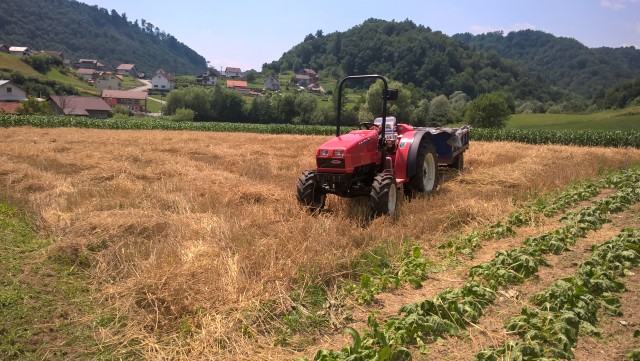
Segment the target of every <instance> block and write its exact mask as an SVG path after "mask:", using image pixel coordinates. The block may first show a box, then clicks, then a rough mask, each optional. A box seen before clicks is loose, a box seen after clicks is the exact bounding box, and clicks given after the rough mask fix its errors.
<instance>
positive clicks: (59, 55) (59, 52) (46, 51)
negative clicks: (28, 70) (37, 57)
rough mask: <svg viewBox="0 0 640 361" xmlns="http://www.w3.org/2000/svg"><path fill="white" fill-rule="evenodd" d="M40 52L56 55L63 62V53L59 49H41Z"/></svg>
mask: <svg viewBox="0 0 640 361" xmlns="http://www.w3.org/2000/svg"><path fill="white" fill-rule="evenodd" d="M40 53H41V54H47V55H52V56H57V57H59V58H60V60H62V62H63V63H64V53H63V52H61V51H58V50H42V51H41V52H40Z"/></svg>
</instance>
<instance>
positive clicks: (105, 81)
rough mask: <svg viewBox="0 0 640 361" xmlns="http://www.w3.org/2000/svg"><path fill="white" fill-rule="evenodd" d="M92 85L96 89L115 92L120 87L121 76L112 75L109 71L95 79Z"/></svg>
mask: <svg viewBox="0 0 640 361" xmlns="http://www.w3.org/2000/svg"><path fill="white" fill-rule="evenodd" d="M94 84H95V86H96V88H98V89H100V90H105V89H109V90H117V89H120V88H121V87H122V75H118V74H114V73H112V72H110V71H105V72H104V73H102V74H100V75H99V76H98V77H97V78H96V79H95V82H94Z"/></svg>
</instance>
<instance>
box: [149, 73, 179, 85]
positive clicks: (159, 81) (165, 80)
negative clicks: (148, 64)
mask: <svg viewBox="0 0 640 361" xmlns="http://www.w3.org/2000/svg"><path fill="white" fill-rule="evenodd" d="M151 86H152V87H153V89H154V90H171V89H173V88H175V86H176V81H175V75H174V74H173V73H167V72H165V71H164V70H162V69H159V70H158V71H156V75H154V76H153V78H151Z"/></svg>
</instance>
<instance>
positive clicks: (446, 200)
mask: <svg viewBox="0 0 640 361" xmlns="http://www.w3.org/2000/svg"><path fill="white" fill-rule="evenodd" d="M326 139H327V137H323V136H288V135H256V134H245V133H198V132H181V131H174V132H167V131H108V130H90V129H63V128H60V129H35V128H28V127H25V128H8V129H6V128H5V129H0V148H1V149H2V152H0V187H1V188H0V192H2V193H5V194H6V195H7V196H8V197H9V198H10V199H11V200H12V202H14V203H16V204H18V205H19V206H20V207H21V208H23V209H25V210H26V211H27V212H28V213H29V214H30V215H31V217H32V219H33V220H34V222H35V224H36V225H37V228H38V230H39V231H40V232H41V233H42V235H43V236H46V237H50V238H53V239H55V240H56V241H55V242H54V244H53V245H52V246H51V247H50V248H49V249H48V250H47V254H48V255H50V256H52V257H63V258H66V259H70V260H72V261H73V263H74V264H76V265H77V267H81V268H83V269H84V270H86V272H87V273H88V274H89V275H90V279H91V280H92V284H91V286H92V295H93V297H92V300H93V302H94V303H95V304H97V305H100V308H101V309H104V310H108V312H109V313H110V314H112V315H114V316H113V322H111V323H108V324H104V325H100V326H96V327H95V330H94V336H95V337H96V338H97V339H98V341H99V342H100V343H102V344H105V345H109V346H110V347H112V348H113V350H114V356H116V357H118V356H122V357H125V358H126V357H128V355H129V356H130V355H131V352H133V354H134V355H135V357H144V358H148V359H162V358H168V359H274V360H277V359H292V358H294V357H305V356H306V357H313V354H314V353H315V351H316V350H317V349H318V348H327V347H329V348H340V347H342V346H344V345H345V344H346V343H348V342H349V339H348V337H346V336H344V335H342V332H341V330H340V328H336V329H329V328H327V329H324V330H323V331H322V334H317V335H312V336H309V335H306V336H305V337H304V341H299V342H298V341H297V340H298V338H297V337H298V336H296V335H289V336H288V337H289V340H288V341H289V342H279V341H278V340H279V339H280V338H281V337H282V335H278V334H276V332H275V331H274V330H275V329H277V328H278V327H276V326H278V325H277V323H278V322H279V321H278V318H277V317H275V316H274V315H277V314H278V313H280V312H286V311H287V310H290V309H291V308H295V307H296V305H295V303H294V302H293V301H292V300H291V297H290V294H291V292H293V291H296V292H304V290H305V289H306V288H305V287H306V286H307V285H317V284H321V285H325V286H326V287H327V288H328V289H329V294H331V289H332V287H333V286H334V285H335V284H336V283H337V282H338V280H340V279H344V278H347V277H349V276H353V277H354V278H356V279H357V277H358V275H356V274H354V272H355V269H354V263H355V262H356V260H358V259H360V258H362V255H363V254H365V253H366V252H367V251H371V250H374V249H379V248H383V249H385V250H386V251H387V252H389V253H394V252H395V253H399V252H402V250H403V247H405V246H406V244H407V243H411V244H414V245H418V246H420V247H422V249H423V253H425V256H426V257H428V258H429V259H431V260H432V262H433V263H435V264H438V262H440V260H441V259H442V254H441V252H440V251H439V250H438V249H437V246H439V245H441V244H443V243H444V242H445V241H446V240H448V239H451V237H455V236H458V235H461V234H466V233H468V232H471V231H472V230H474V229H481V228H482V227H484V226H486V225H488V224H491V223H494V222H497V221H499V220H501V219H504V217H505V216H506V215H507V214H509V213H510V212H512V211H514V210H516V209H517V208H518V207H519V205H520V204H522V203H523V202H526V201H528V200H531V199H533V198H534V197H535V196H537V195H540V194H544V193H547V192H550V191H552V190H555V189H558V188H563V187H565V186H567V185H569V184H571V183H572V182H575V181H581V180H585V179H592V178H596V177H598V176H599V175H601V174H602V172H603V171H604V170H606V169H612V168H627V167H630V166H632V165H637V164H639V163H640V150H638V149H624V150H621V149H606V148H579V147H566V146H553V145H547V146H534V145H524V144H517V143H500V142H496V143H485V142H472V144H471V148H470V149H469V151H468V152H467V153H466V159H465V163H466V164H465V172H464V173H463V174H461V175H458V174H454V173H452V172H447V173H445V174H443V177H444V182H443V183H442V184H441V187H440V189H439V191H438V193H437V195H436V196H435V197H430V198H420V199H417V200H413V201H411V202H409V201H406V200H404V201H402V203H401V204H400V206H399V211H398V214H397V215H396V216H395V217H393V218H389V217H381V218H377V219H369V218H368V216H367V212H366V207H364V206H363V204H362V202H358V201H357V200H352V201H349V200H343V199H337V198H334V197H329V199H328V202H327V210H326V211H325V212H323V213H322V214H319V215H312V214H309V213H308V212H306V211H305V210H304V209H302V208H300V207H299V206H298V204H297V202H296V199H295V194H294V190H295V183H296V180H297V177H298V175H299V173H300V172H301V171H302V170H304V169H309V168H313V166H314V159H313V155H314V151H315V148H316V147H317V146H318V145H319V144H321V143H322V142H323V141H324V140H326ZM635 212H637V208H635ZM624 219H625V220H627V221H628V222H636V221H635V219H637V218H634V217H633V216H629V217H626V218H624ZM554 222H557V221H556V220H544V221H542V220H541V221H540V222H539V223H538V224H536V225H535V227H534V226H532V227H530V228H529V229H526V230H524V232H525V233H527V232H528V233H531V234H535V233H536V232H540V231H541V230H545V229H548V228H552V227H554V224H555V223H554ZM623 223H624V222H623ZM636 223H637V222H636ZM621 226H629V225H625V224H621ZM515 243H517V240H515V239H506V240H503V241H500V242H495V243H492V244H491V245H487V246H486V247H484V248H483V249H482V250H480V251H479V252H478V254H477V258H476V259H474V260H471V259H469V260H463V261H461V262H459V263H458V264H456V265H454V266H447V267H451V270H450V272H445V273H440V274H438V275H434V276H433V278H432V279H428V280H427V281H425V282H424V284H423V289H422V290H420V291H419V292H417V291H414V290H410V289H405V290H399V291H397V292H393V293H388V294H383V295H381V296H379V300H378V302H377V303H376V307H375V310H376V311H377V312H379V313H381V314H383V315H384V314H393V313H395V312H396V311H397V309H398V307H399V305H401V304H405V303H410V302H415V301H416V300H420V299H424V298H426V297H430V296H432V295H433V294H435V293H437V292H439V291H441V290H442V289H444V288H445V287H450V286H456V285H459V281H457V280H459V279H460V277H461V276H460V275H462V274H463V273H464V271H465V270H467V271H468V269H469V267H470V266H471V265H473V264H477V263H478V262H480V261H481V260H483V259H484V260H486V259H489V258H491V256H492V255H493V253H494V252H495V251H496V250H500V249H509V248H512V247H513V246H514V244H515ZM559 262H560V261H559ZM566 262H569V263H567V264H570V261H566ZM456 282H458V283H456ZM634 289H635V291H634V292H635V293H634V294H632V295H630V296H629V297H631V298H632V299H633V297H635V299H636V300H637V297H638V296H637V295H638V290H637V287H636V288H634ZM519 292H521V293H526V291H524V290H521V291H519ZM505 302H506V301H505ZM266 304H268V305H270V307H269V308H268V309H269V310H270V312H273V314H274V315H264V314H263V313H264V310H265V307H264V305H266ZM631 304H632V305H633V304H634V302H633V301H631ZM505 307H506V306H505ZM368 311H370V310H368V309H361V308H356V309H355V310H352V313H353V316H352V319H350V320H348V321H343V322H344V323H345V324H351V325H353V326H356V327H362V326H363V324H364V321H366V315H367V313H368ZM268 316H274V317H268ZM78 322H91V320H89V321H87V320H86V319H84V320H78ZM496 322H497V321H496ZM487 327H488V326H487ZM314 332H315V331H314ZM496 332H498V331H496ZM482 337H484V339H483V338H482ZM472 340H473V341H474V343H473V345H474V347H472V348H473V349H474V350H475V351H478V350H479V349H480V348H481V347H486V346H488V345H489V344H491V342H493V341H495V340H492V339H491V337H487V336H486V332H484V333H480V335H478V336H477V338H472ZM465 342H466V341H464V340H460V339H457V340H456V339H453V340H450V341H449V343H445V344H444V346H442V347H441V348H435V349H434V351H433V352H435V353H434V354H432V355H440V356H438V357H436V359H440V357H442V358H447V357H449V359H468V358H469V357H470V355H471V356H472V354H464V353H462V354H458V356H455V355H456V353H455V352H454V353H451V352H449V351H447V350H451V349H450V347H454V348H455V349H456V350H458V352H460V351H459V350H460V349H461V348H464V347H467V348H469V345H468V342H467V344H466V346H465ZM461 345H462V346H461ZM42 347H53V346H50V345H49V346H42ZM65 347H66V346H65ZM70 347H72V346H70ZM440 349H443V350H444V351H442V350H441V351H438V350H440ZM132 350H133V351H132ZM438 352H440V353H438ZM469 352H470V351H469ZM447 354H451V355H454V356H446V355H447ZM578 354H579V353H578ZM585 354H586V355H587V356H585V358H584V359H589V357H588V353H585ZM135 357H134V358H135ZM450 357H453V358H450Z"/></svg>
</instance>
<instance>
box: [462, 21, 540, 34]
mask: <svg viewBox="0 0 640 361" xmlns="http://www.w3.org/2000/svg"><path fill="white" fill-rule="evenodd" d="M528 29H530V30H535V29H536V26H535V25H533V24H529V23H515V24H513V25H512V26H510V27H507V28H496V27H492V26H484V25H471V26H470V27H469V32H470V33H472V34H474V35H478V34H486V33H491V32H494V31H502V32H504V33H505V34H506V33H509V32H512V31H518V30H528Z"/></svg>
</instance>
